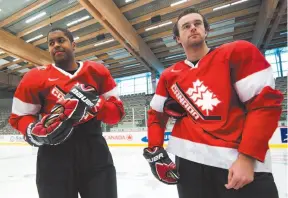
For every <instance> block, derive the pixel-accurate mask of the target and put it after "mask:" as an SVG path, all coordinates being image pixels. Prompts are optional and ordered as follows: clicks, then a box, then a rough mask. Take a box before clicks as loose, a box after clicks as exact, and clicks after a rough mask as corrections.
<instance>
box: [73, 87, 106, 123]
mask: <svg viewBox="0 0 288 198" xmlns="http://www.w3.org/2000/svg"><path fill="white" fill-rule="evenodd" d="M69 94H71V95H74V97H76V98H77V99H78V100H79V101H80V102H81V103H83V104H84V105H85V106H86V113H85V116H84V117H83V119H81V120H80V121H79V122H78V123H77V124H81V123H84V122H87V121H88V120H90V119H92V118H94V117H95V116H96V115H97V113H99V111H101V109H102V107H103V105H104V104H105V98H104V97H103V96H100V95H99V93H98V91H97V90H96V89H95V88H94V87H93V86H90V85H85V84H78V85H75V86H74V87H72V89H71V90H70V91H69Z"/></svg>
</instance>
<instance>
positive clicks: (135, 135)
mask: <svg viewBox="0 0 288 198" xmlns="http://www.w3.org/2000/svg"><path fill="white" fill-rule="evenodd" d="M170 135H171V132H165V136H164V144H165V145H166V144H167V142H168V140H169V136H170ZM103 136H104V137H105V139H106V140H107V143H108V144H109V146H125V147H129V146H134V147H144V146H147V142H148V138H147V132H137V131H132V132H104V133H103ZM251 141H253V140H251ZM0 145H27V143H26V142H25V141H24V140H23V136H21V135H0ZM269 147H270V148H273V149H277V148H279V149H283V148H288V147H287V127H279V128H277V130H276V131H275V133H274V134H273V136H272V138H271V139H270V141H269Z"/></svg>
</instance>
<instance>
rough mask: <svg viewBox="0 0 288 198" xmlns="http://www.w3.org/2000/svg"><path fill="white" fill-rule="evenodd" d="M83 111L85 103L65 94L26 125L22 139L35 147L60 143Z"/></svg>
mask: <svg viewBox="0 0 288 198" xmlns="http://www.w3.org/2000/svg"><path fill="white" fill-rule="evenodd" d="M84 113H85V105H83V104H82V103H80V102H79V100H78V99H76V98H75V97H74V96H73V95H71V94H66V95H65V96H64V98H62V99H60V100H58V101H57V102H56V105H55V106H54V107H53V108H52V110H51V112H50V113H49V114H47V115H45V116H44V117H43V118H42V119H41V120H40V121H39V122H35V123H31V124H30V125H29V126H28V128H27V131H26V135H25V137H24V139H25V140H26V141H27V142H28V143H29V144H30V145H32V146H37V147H39V146H42V145H44V144H47V145H57V144H61V143H63V142H64V141H65V140H67V138H68V137H70V135H71V134H72V131H73V125H74V124H75V123H77V122H79V120H81V119H82V118H83V116H84Z"/></svg>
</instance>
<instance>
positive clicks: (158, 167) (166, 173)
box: [143, 147, 179, 184]
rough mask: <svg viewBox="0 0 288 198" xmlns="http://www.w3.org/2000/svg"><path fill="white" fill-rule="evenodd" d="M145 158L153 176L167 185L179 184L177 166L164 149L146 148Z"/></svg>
mask: <svg viewBox="0 0 288 198" xmlns="http://www.w3.org/2000/svg"><path fill="white" fill-rule="evenodd" d="M143 156H144V157H145V159H146V160H147V161H148V162H149V165H150V168H151V171H152V173H153V175H154V176H155V177H156V178H157V179H158V180H159V181H161V182H163V183H165V184H177V183H178V180H179V174H178V172H177V169H176V165H175V164H174V163H173V162H172V160H171V159H170V158H169V156H168V154H167V152H166V151H165V149H164V148H161V147H153V148H145V149H144V153H143Z"/></svg>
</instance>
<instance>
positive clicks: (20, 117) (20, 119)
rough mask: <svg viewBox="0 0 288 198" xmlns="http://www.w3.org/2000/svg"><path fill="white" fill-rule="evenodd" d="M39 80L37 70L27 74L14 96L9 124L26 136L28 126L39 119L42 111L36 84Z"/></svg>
mask: <svg viewBox="0 0 288 198" xmlns="http://www.w3.org/2000/svg"><path fill="white" fill-rule="evenodd" d="M37 78H38V77H37V75H36V70H31V71H30V72H28V73H27V74H25V75H24V77H23V78H22V80H21V81H20V83H19V85H18V86H17V89H16V91H15V93H14V96H13V103H12V112H11V115H10V118H9V123H10V125H11V126H12V127H13V128H15V129H16V130H18V131H19V132H20V133H22V134H23V135H25V134H26V129H27V127H28V125H29V124H30V123H32V122H35V121H36V120H37V119H38V114H39V112H40V110H41V102H40V97H39V95H38V94H39V90H38V88H37V82H35V79H37Z"/></svg>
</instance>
